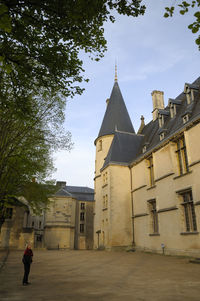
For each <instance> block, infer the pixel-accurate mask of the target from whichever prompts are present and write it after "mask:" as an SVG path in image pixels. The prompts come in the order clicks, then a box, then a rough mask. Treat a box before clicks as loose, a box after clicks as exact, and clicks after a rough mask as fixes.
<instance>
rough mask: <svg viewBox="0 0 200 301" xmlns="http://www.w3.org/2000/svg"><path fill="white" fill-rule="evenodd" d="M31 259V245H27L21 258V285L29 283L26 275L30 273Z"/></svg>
mask: <svg viewBox="0 0 200 301" xmlns="http://www.w3.org/2000/svg"><path fill="white" fill-rule="evenodd" d="M32 258H33V251H32V250H31V245H27V248H26V250H25V251H24V255H23V258H22V262H23V264H24V278H23V282H22V284H23V285H28V284H30V282H28V275H29V273H30V267H31V263H32V261H33V260H32Z"/></svg>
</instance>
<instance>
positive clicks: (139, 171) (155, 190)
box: [94, 78, 200, 256]
mask: <svg viewBox="0 0 200 301" xmlns="http://www.w3.org/2000/svg"><path fill="white" fill-rule="evenodd" d="M152 100H153V112H152V113H153V121H151V122H150V123H148V124H147V125H145V124H144V118H143V117H142V118H141V120H142V123H141V127H140V129H139V131H138V134H135V132H134V129H133V130H131V126H130V120H128V121H127V123H126V122H125V119H126V118H127V119H128V118H129V116H128V115H127V112H126V111H125V110H120V112H121V115H119V114H118V115H117V112H116V110H118V109H119V102H121V103H123V98H122V96H121V93H120V90H119V87H118V84H117V83H116V82H115V84H114V87H113V91H112V93H111V97H110V101H109V104H108V106H107V109H106V113H105V116H104V119H103V122H102V126H101V129H100V132H99V135H98V137H97V139H96V141H95V144H96V164H95V220H94V248H101V247H102V248H103V247H105V248H107V249H112V248H116V247H119V248H122V247H123V248H124V247H126V248H129V247H130V246H132V247H134V248H136V249H140V250H146V251H153V252H165V253H166V254H178V255H193V256H197V255H198V256H199V255H200V251H199V250H200V234H199V230H200V201H199V200H200V186H199V183H198V182H199V176H200V141H199V139H198V137H199V136H200V78H199V79H197V80H196V81H195V82H194V83H193V84H186V85H185V88H184V92H183V93H181V94H180V95H179V96H178V97H177V98H176V99H169V104H168V106H167V107H165V108H164V100H163V92H160V91H153V93H152ZM123 105H124V103H123ZM109 106H110V107H109ZM122 115H123V116H122ZM116 116H117V118H118V119H117V118H116ZM99 141H101V147H99Z"/></svg>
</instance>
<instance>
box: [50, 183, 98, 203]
mask: <svg viewBox="0 0 200 301" xmlns="http://www.w3.org/2000/svg"><path fill="white" fill-rule="evenodd" d="M55 196H62V197H64V196H66V197H73V198H75V199H77V200H79V201H91V202H92V201H94V189H92V188H89V187H82V186H64V187H62V188H60V189H59V190H58V191H57V192H56V193H55Z"/></svg>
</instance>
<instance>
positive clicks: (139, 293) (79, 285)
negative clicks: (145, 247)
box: [0, 251, 200, 301]
mask: <svg viewBox="0 0 200 301" xmlns="http://www.w3.org/2000/svg"><path fill="white" fill-rule="evenodd" d="M21 258H22V252H11V253H10V254H9V257H8V260H7V263H6V265H5V266H4V267H3V269H2V270H1V271H0V300H1V301H25V300H26V301H32V300H34V301H47V300H48V301H85V300H89V301H90V300H91V301H93V300H94V301H108V300H109V301H118V300H122V301H129V300H132V301H135V300H138V301H144V300H145V301H161V300H162V301H167V300H170V301H178V300H179V301H186V300H187V301H193V300H198V301H199V300H200V265H198V264H192V263H189V261H188V259H187V258H177V257H168V256H162V255H156V254H146V253H139V252H136V253H127V252H105V251H35V252H34V262H33V264H32V267H31V273H30V279H29V280H30V281H31V285H30V286H26V287H24V286H22V285H21V281H22V275H23V265H22V263H21Z"/></svg>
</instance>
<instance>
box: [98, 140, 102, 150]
mask: <svg viewBox="0 0 200 301" xmlns="http://www.w3.org/2000/svg"><path fill="white" fill-rule="evenodd" d="M101 150H102V140H99V142H98V152H100V151H101Z"/></svg>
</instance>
